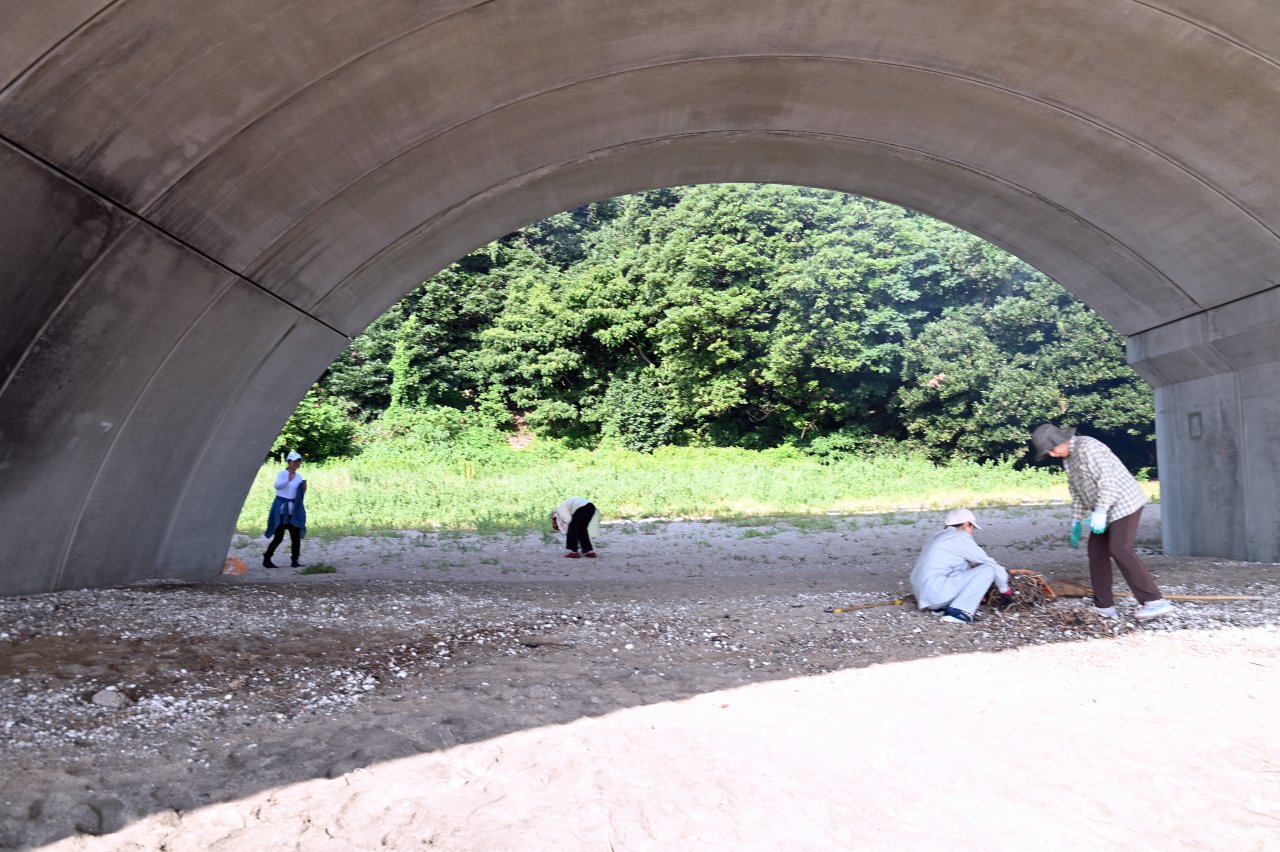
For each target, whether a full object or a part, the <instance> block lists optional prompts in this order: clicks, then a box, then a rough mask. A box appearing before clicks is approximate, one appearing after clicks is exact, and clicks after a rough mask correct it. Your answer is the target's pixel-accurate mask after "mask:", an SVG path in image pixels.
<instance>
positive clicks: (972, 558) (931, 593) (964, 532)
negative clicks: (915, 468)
mask: <svg viewBox="0 0 1280 852" xmlns="http://www.w3.org/2000/svg"><path fill="white" fill-rule="evenodd" d="M943 525H944V526H943V528H942V529H941V530H940V531H938V532H937V533H935V534H934V536H933V538H931V539H929V543H928V544H926V545H925V546H924V550H922V551H921V552H920V557H919V558H918V559H916V564H915V568H913V569H912V571H911V593H912V594H913V595H915V596H916V605H917V606H918V607H919V608H920V609H927V610H931V611H933V612H936V613H941V614H942V620H943V621H945V622H948V623H951V624H970V623H972V622H974V621H977V620H978V617H977V615H976V613H977V611H978V604H979V603H981V602H982V598H983V596H984V595H986V593H987V590H988V589H990V588H991V584H992V583H994V584H995V587H996V591H997V592H999V593H1000V601H999V603H998V604H997V606H999V607H1000V608H1001V609H1004V608H1005V607H1006V606H1008V605H1009V604H1010V603H1012V602H1013V590H1012V589H1011V588H1009V572H1008V571H1007V570H1005V568H1004V566H1002V565H1001V564H1000V563H999V562H996V561H995V560H994V559H992V558H991V557H990V556H988V555H987V552H986V551H985V550H983V549H982V548H981V547H979V546H978V543H977V542H976V541H974V540H973V531H974V530H977V529H981V527H979V526H978V519H977V518H975V517H974V516H973V512H971V511H969V510H968V509H952V510H951V511H950V512H947V517H946V519H945V520H944V521H943Z"/></svg>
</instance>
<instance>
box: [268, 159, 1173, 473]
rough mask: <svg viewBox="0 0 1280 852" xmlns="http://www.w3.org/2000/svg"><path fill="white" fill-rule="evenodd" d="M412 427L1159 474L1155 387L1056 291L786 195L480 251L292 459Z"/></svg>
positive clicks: (702, 194) (920, 221)
mask: <svg viewBox="0 0 1280 852" xmlns="http://www.w3.org/2000/svg"><path fill="white" fill-rule="evenodd" d="M415 418H417V423H418V425H419V426H421V424H422V423H423V422H426V423H429V424H430V423H434V424H436V426H437V427H438V429H437V432H438V434H440V435H442V436H444V437H448V436H449V435H451V434H452V435H456V434H457V432H458V430H459V429H462V428H470V429H474V428H483V429H489V430H496V431H506V432H513V431H527V432H532V433H534V434H537V435H541V436H547V437H553V438H555V439H557V440H560V441H563V442H565V443H567V444H568V445H571V446H595V445H598V444H600V443H601V442H614V443H615V444H617V445H620V446H623V447H626V448H630V449H635V450H640V451H648V450H652V449H654V448H656V447H659V446H663V445H692V446H738V447H745V448H754V449H761V448H766V447H775V446H780V445H792V446H795V447H798V448H800V449H803V450H806V451H808V452H812V453H815V454H818V455H827V454H838V453H849V452H856V453H872V452H898V451H904V450H905V451H910V452H923V453H925V454H927V455H928V456H930V457H931V458H934V459H939V460H941V459H945V458H947V457H951V456H957V455H958V456H963V457H967V458H974V459H999V458H1002V457H1008V456H1022V455H1023V454H1024V453H1025V450H1026V447H1027V432H1028V430H1029V429H1030V428H1032V427H1033V426H1035V425H1036V424H1038V423H1040V422H1042V421H1045V420H1052V421H1054V422H1058V423H1065V424H1080V425H1081V426H1082V427H1084V429H1083V431H1086V432H1088V433H1090V434H1095V435H1098V436H1099V437H1102V438H1103V439H1104V440H1107V441H1108V442H1109V443H1111V444H1112V445H1113V446H1114V447H1115V448H1116V450H1117V452H1119V453H1121V455H1122V456H1124V457H1126V461H1128V462H1130V463H1131V465H1132V466H1134V467H1147V466H1151V465H1153V464H1154V443H1153V441H1154V422H1153V421H1154V406H1153V394H1152V391H1151V389H1150V387H1148V386H1147V385H1146V384H1145V383H1144V382H1143V381H1142V380H1141V379H1140V378H1139V377H1138V376H1137V375H1136V374H1135V373H1134V372H1133V371H1132V369H1130V368H1129V367H1128V365H1127V364H1126V362H1125V355H1124V342H1123V338H1122V337H1121V336H1120V335H1119V334H1117V333H1116V332H1115V330H1114V329H1112V328H1111V327H1110V326H1109V325H1108V324H1107V323H1106V322H1105V321H1104V320H1103V319H1102V318H1100V317H1099V316H1098V315H1096V314H1095V313H1094V312H1092V311H1091V310H1089V308H1087V307H1085V306H1084V305H1083V304H1081V303H1080V302H1078V301H1076V300H1075V299H1074V298H1073V297H1072V296H1070V294H1068V293H1067V292H1066V291H1065V290H1063V289H1062V288H1061V287H1059V286H1058V285H1057V284H1056V283H1054V282H1053V281H1051V280H1050V279H1048V278H1047V277H1045V276H1044V275H1043V274H1041V273H1039V272H1037V271H1036V270H1035V269H1033V268H1031V267H1030V266H1028V265H1027V264H1025V263H1023V262H1021V261H1019V260H1017V259H1016V258H1014V257H1012V256H1010V255H1009V254H1007V253H1005V252H1004V251H1002V250H1000V249H998V248H996V247H994V246H992V245H990V244H989V243H986V242H984V241H983V240H981V239H979V238H977V237H975V236H973V235H972V234H968V233H966V232H964V231H961V230H959V229H956V228H954V227H951V226H949V225H946V224H944V223H942V222H939V221H937V220H935V219H932V218H930V217H928V216H925V215H923V214H920V213H916V212H914V211H911V210H905V209H903V208H900V207H896V206H894V205H891V204H887V203H883V202H879V201H875V200H871V199H867V198H861V197H857V196H851V195H845V194H842V193H837V192H830V191H825V190H817V189H808V188H800V187H790V186H778V185H748V184H719V185H706V186H690V187H676V188H668V189H659V190H653V191H650V192H644V193H640V194H637V195H630V196H625V197H621V198H614V199H609V200H606V201H601V202H597V203H595V204H589V205H586V206H584V207H579V208H577V209H575V210H570V211H567V212H565V213H560V214H558V215H556V216H552V217H551V218H549V219H546V220H544V221H541V222H538V223H536V224H534V225H530V226H529V227H527V228H522V229H521V230H519V231H516V232H514V233H512V234H508V235H507V236H505V237H503V238H502V239H500V240H497V241H495V242H493V243H491V244H489V245H487V246H485V247H483V248H481V249H479V250H477V251H475V252H472V253H471V254H469V255H467V256H466V257H464V258H462V259H461V260H459V261H458V262H456V263H454V264H453V265H452V266H450V267H449V268H447V269H445V270H444V271H442V272H441V273H439V274H438V275H436V276H434V277H433V278H431V279H430V280H429V281H426V282H425V283H423V284H422V285H421V286H419V287H418V288H417V289H415V290H414V291H413V292H412V293H410V294H409V295H408V296H406V297H405V298H404V299H403V300H402V301H401V302H400V303H399V304H397V305H396V306H395V307H393V308H392V309H391V310H390V311H388V312H387V313H386V314H384V315H383V316H382V317H380V318H379V319H378V320H376V321H375V322H374V323H373V324H372V325H371V326H370V327H369V329H368V330H367V331H365V332H364V334H362V335H361V336H360V337H358V338H357V339H355V340H354V341H353V342H352V343H351V345H350V346H349V347H348V348H347V350H346V351H344V352H343V353H342V355H341V356H340V357H339V358H338V360H337V361H335V362H334V364H333V365H332V367H331V368H330V369H329V370H328V371H327V372H326V373H325V375H324V376H323V377H322V378H321V379H320V381H319V382H318V384H317V385H316V387H315V388H314V389H313V390H312V392H311V393H309V394H308V396H307V399H305V400H304V401H303V403H302V405H300V406H299V409H298V411H297V412H295V415H294V417H293V418H291V420H290V423H289V424H288V426H287V427H286V429H285V431H284V433H283V434H282V435H281V440H280V442H279V444H280V445H283V444H285V443H291V442H292V443H295V444H296V443H298V442H300V441H302V442H305V443H307V444H308V445H309V446H308V447H307V449H308V451H309V453H310V454H311V455H312V456H313V457H323V456H326V455H335V454H343V453H346V452H351V451H353V449H354V448H355V447H356V446H357V445H358V443H359V442H358V441H357V440H355V438H356V437H357V435H364V436H366V437H365V439H366V440H368V436H370V435H374V436H376V435H386V434H395V433H396V430H397V429H401V428H402V427H403V424H405V423H406V422H413V421H414V420H415ZM428 433H429V434H434V433H430V430H428ZM419 434H421V431H419Z"/></svg>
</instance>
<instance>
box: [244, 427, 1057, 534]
mask: <svg viewBox="0 0 1280 852" xmlns="http://www.w3.org/2000/svg"><path fill="white" fill-rule="evenodd" d="M275 471H276V466H275V465H272V464H268V465H264V466H263V468H262V470H261V471H260V472H259V475H258V478H257V481H256V482H255V483H254V486H253V488H252V490H251V491H250V494H249V500H248V502H247V503H246V505H245V508H244V513H243V514H242V515H241V518H240V523H239V527H238V530H239V531H240V532H242V533H245V534H249V535H261V530H262V525H263V523H264V522H265V520H266V516H267V509H268V508H269V505H270V499H271V495H272V489H271V482H272V480H273V478H274V476H275ZM304 473H305V475H306V476H307V479H308V483H309V485H308V492H307V493H308V498H307V510H308V524H309V526H308V534H309V535H318V536H320V537H328V531H329V530H331V529H334V530H339V531H341V532H342V534H352V533H355V532H358V531H362V530H363V531H369V530H388V529H418V530H433V529H440V530H447V531H461V530H468V531H478V532H482V533H499V532H503V531H516V532H522V533H523V532H527V531H529V530H543V529H544V528H546V529H545V530H544V532H546V533H547V534H548V535H549V536H551V535H552V534H551V533H550V528H549V524H548V521H547V518H548V515H549V513H550V511H551V509H552V507H554V506H555V505H556V504H557V503H558V502H559V501H560V500H562V499H564V497H565V496H566V495H569V494H578V493H585V494H588V495H590V497H591V498H592V499H593V500H594V501H595V502H596V503H597V505H599V506H600V508H601V511H602V512H603V514H604V516H605V518H606V519H608V520H625V519H638V518H654V517H662V518H673V517H682V518H726V519H729V518H739V519H743V520H742V521H741V523H742V525H743V526H744V528H746V529H750V528H752V527H753V526H755V525H756V524H757V523H758V521H757V520H755V519H757V518H760V517H764V516H778V515H794V516H798V517H800V518H809V519H810V520H808V521H805V520H800V521H799V525H801V526H805V527H809V528H813V529H828V528H829V520H828V519H827V518H826V517H825V515H826V514H827V513H840V514H856V513H867V512H886V511H892V510H895V509H901V510H904V511H914V510H924V509H941V508H949V507H952V506H956V505H968V506H975V507H976V506H992V505H1010V504H1014V505H1016V504H1019V503H1024V502H1050V501H1064V500H1066V499H1067V495H1066V483H1065V478H1064V477H1063V475H1062V474H1061V473H1060V472H1058V471H1054V470H1051V469H1043V468H1029V469H1024V470H1018V469H1016V468H1015V467H1014V465H1013V464H1012V463H1010V462H1001V463H995V462H988V463H979V462H972V461H966V460H961V459H957V460H954V461H951V462H949V463H946V464H943V465H935V464H933V463H932V462H930V461H928V460H927V459H925V458H923V457H920V456H914V457H913V456H909V455H905V454H903V455H898V456H886V457H881V458H875V459H869V458H860V457H843V458H839V459H836V460H832V461H825V462H824V461H822V460H819V459H816V458H813V457H812V456H807V455H805V454H803V453H801V452H799V451H797V450H795V449H793V448H788V447H784V448H779V449H771V450H744V449H738V448H687V447H663V448H660V449H658V450H655V451H654V452H653V453H641V452H636V451H633V450H623V449H618V448H611V449H608V448H607V449H598V450H571V449H566V448H565V447H564V446H563V445H561V444H559V443H557V442H554V441H534V442H533V443H532V444H531V445H529V446H527V447H525V448H523V449H511V448H508V447H505V446H504V447H502V448H500V449H497V450H495V451H494V452H493V453H492V455H491V456H490V457H489V459H488V460H487V461H485V462H484V463H481V464H479V465H477V466H476V469H475V470H474V471H473V472H470V473H468V474H467V475H463V474H462V473H460V472H459V466H458V464H457V463H456V461H453V460H450V459H449V458H447V457H442V456H441V455H440V454H437V453H434V452H426V453H418V452H415V450H414V448H413V447H412V446H410V445H408V444H404V443H400V444H397V445H394V446H382V447H380V448H372V449H370V450H369V451H367V452H365V453H363V454H362V455H360V456H357V457H355V458H352V459H334V460H331V461H329V462H326V463H323V464H316V465H310V466H308V467H306V468H304ZM911 522H912V521H911V519H904V520H903V523H911ZM849 528H850V529H856V526H854V525H852V524H851V525H850V527H849ZM632 531H635V530H632ZM641 531H642V530H641Z"/></svg>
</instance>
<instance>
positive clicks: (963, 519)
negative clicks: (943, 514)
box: [943, 509, 982, 530]
mask: <svg viewBox="0 0 1280 852" xmlns="http://www.w3.org/2000/svg"><path fill="white" fill-rule="evenodd" d="M943 524H944V525H946V526H948V527H958V526H960V524H973V528H974V529H975V530H980V529H982V527H980V526H978V519H977V518H975V517H974V516H973V512H970V511H969V510H968V509H952V510H951V511H950V512H947V519H946V520H945V521H943Z"/></svg>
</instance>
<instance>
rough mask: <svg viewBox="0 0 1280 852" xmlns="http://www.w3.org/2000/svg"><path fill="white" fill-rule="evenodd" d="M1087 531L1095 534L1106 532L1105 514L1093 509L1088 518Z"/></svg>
mask: <svg viewBox="0 0 1280 852" xmlns="http://www.w3.org/2000/svg"><path fill="white" fill-rule="evenodd" d="M1089 529H1091V530H1093V531H1094V532H1095V533H1104V532H1106V531H1107V513H1106V512H1104V511H1102V510H1101V509H1094V510H1093V514H1092V515H1090V516H1089Z"/></svg>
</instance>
